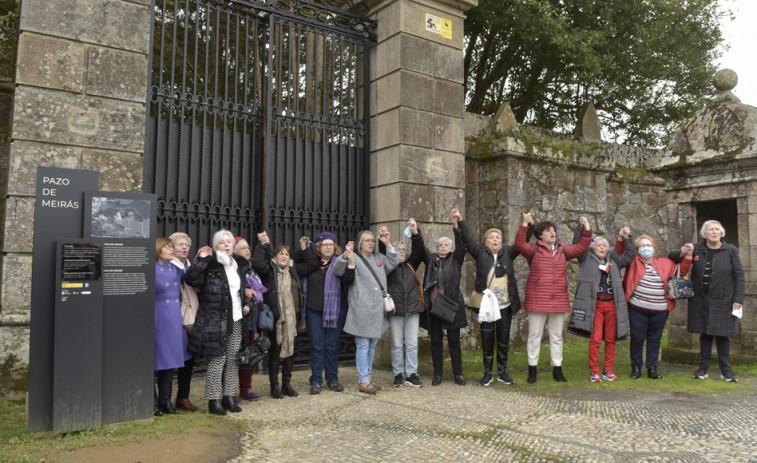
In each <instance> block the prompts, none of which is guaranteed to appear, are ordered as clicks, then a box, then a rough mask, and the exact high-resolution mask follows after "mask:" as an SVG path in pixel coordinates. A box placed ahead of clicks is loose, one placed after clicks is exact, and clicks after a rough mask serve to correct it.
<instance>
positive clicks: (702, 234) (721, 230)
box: [699, 220, 725, 238]
mask: <svg viewBox="0 0 757 463" xmlns="http://www.w3.org/2000/svg"><path fill="white" fill-rule="evenodd" d="M711 223H716V224H718V227H720V237H721V238H724V237H725V228H724V227H723V224H722V223H720V222H718V221H717V220H708V221H706V222H705V223H703V224H702V228H700V229H699V236H701V237H702V238H704V232H706V231H707V225H709V224H711Z"/></svg>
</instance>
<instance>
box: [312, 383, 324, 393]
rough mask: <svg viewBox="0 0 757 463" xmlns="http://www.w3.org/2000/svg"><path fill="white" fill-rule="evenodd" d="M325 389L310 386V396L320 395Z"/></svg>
mask: <svg viewBox="0 0 757 463" xmlns="http://www.w3.org/2000/svg"><path fill="white" fill-rule="evenodd" d="M322 389H323V387H322V386H321V385H320V384H313V385H312V386H310V395H316V394H320V393H321V390H322Z"/></svg>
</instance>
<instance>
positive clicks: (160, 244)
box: [155, 236, 173, 259]
mask: <svg viewBox="0 0 757 463" xmlns="http://www.w3.org/2000/svg"><path fill="white" fill-rule="evenodd" d="M167 244H168V245H170V246H173V240H172V239H171V238H166V237H165V236H160V237H158V239H156V240H155V258H156V259H160V250H161V249H163V246H165V245H167Z"/></svg>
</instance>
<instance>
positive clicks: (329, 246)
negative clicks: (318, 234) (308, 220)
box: [321, 243, 334, 248]
mask: <svg viewBox="0 0 757 463" xmlns="http://www.w3.org/2000/svg"><path fill="white" fill-rule="evenodd" d="M321 247H322V248H333V247H334V243H321Z"/></svg>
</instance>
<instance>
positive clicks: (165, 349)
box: [155, 260, 192, 370]
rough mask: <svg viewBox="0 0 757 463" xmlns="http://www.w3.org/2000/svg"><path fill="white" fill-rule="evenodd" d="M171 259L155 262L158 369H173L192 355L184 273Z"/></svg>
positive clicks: (156, 363) (156, 360)
mask: <svg viewBox="0 0 757 463" xmlns="http://www.w3.org/2000/svg"><path fill="white" fill-rule="evenodd" d="M182 275H184V272H183V271H181V270H179V269H178V268H176V266H174V265H173V264H171V263H170V262H162V261H160V260H158V261H157V262H155V369H156V370H171V369H174V368H181V367H183V366H184V361H185V360H188V359H190V358H192V355H191V354H190V353H189V351H187V344H188V339H187V332H186V330H185V329H184V327H183V326H182V324H181V300H180V291H181V277H182Z"/></svg>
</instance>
